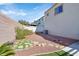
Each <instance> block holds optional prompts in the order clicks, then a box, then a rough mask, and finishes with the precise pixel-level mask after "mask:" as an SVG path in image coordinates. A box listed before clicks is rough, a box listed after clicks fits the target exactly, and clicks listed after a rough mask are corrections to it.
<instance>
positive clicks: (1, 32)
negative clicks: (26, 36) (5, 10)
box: [0, 13, 22, 44]
mask: <svg viewBox="0 0 79 59" xmlns="http://www.w3.org/2000/svg"><path fill="white" fill-rule="evenodd" d="M16 27H20V28H22V25H21V24H19V23H17V22H15V21H13V20H12V19H10V18H9V17H7V16H5V15H3V14H2V13H0V44H1V43H5V42H8V41H9V42H14V41H15V39H16V33H15V28H16Z"/></svg>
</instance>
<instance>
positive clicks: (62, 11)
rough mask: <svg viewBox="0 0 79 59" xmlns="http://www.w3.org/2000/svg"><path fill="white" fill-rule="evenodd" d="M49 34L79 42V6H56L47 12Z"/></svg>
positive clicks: (72, 4)
mask: <svg viewBox="0 0 79 59" xmlns="http://www.w3.org/2000/svg"><path fill="white" fill-rule="evenodd" d="M45 30H48V34H50V35H57V36H62V37H68V38H73V39H78V40H79V4H78V3H64V4H61V3H59V4H54V5H53V6H52V7H51V8H50V9H48V10H47V11H46V12H45Z"/></svg>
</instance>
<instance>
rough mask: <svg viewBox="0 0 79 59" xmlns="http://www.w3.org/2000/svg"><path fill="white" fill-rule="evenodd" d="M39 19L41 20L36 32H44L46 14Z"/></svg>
mask: <svg viewBox="0 0 79 59" xmlns="http://www.w3.org/2000/svg"><path fill="white" fill-rule="evenodd" d="M38 21H39V24H38V25H37V27H36V32H43V31H44V16H43V17H41V18H40V19H39V20H38Z"/></svg>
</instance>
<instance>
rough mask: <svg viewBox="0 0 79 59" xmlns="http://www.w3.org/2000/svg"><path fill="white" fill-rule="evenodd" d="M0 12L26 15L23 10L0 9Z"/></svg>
mask: <svg viewBox="0 0 79 59" xmlns="http://www.w3.org/2000/svg"><path fill="white" fill-rule="evenodd" d="M1 12H2V13H4V14H7V15H15V16H26V15H27V14H26V12H24V11H23V10H3V9H2V10H1Z"/></svg>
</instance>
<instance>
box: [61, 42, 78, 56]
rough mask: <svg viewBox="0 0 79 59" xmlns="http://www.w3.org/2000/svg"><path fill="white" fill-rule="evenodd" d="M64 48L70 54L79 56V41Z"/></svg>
mask: <svg viewBox="0 0 79 59" xmlns="http://www.w3.org/2000/svg"><path fill="white" fill-rule="evenodd" d="M62 50H64V51H66V52H69V53H70V54H72V55H74V56H79V42H76V43H74V44H72V45H70V46H68V47H65V48H64V49H62Z"/></svg>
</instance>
